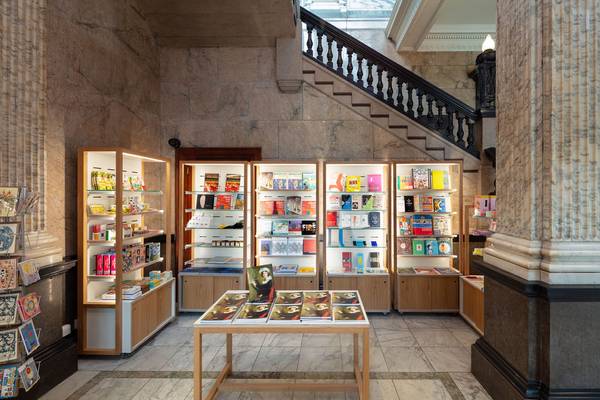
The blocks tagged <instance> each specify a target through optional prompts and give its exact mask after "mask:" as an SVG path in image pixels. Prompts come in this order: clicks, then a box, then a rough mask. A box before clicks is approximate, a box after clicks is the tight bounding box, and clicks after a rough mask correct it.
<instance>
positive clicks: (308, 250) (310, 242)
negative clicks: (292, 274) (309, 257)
mask: <svg viewBox="0 0 600 400" xmlns="http://www.w3.org/2000/svg"><path fill="white" fill-rule="evenodd" d="M302 251H303V253H304V254H317V239H315V238H307V239H304V244H303V249H302Z"/></svg>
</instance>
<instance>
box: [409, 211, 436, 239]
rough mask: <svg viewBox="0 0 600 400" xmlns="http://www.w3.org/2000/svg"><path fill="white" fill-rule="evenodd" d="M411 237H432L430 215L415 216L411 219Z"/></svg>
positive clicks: (431, 218) (431, 219)
mask: <svg viewBox="0 0 600 400" xmlns="http://www.w3.org/2000/svg"><path fill="white" fill-rule="evenodd" d="M412 231H413V235H418V236H426V235H433V217H432V216H431V215H415V216H413V218H412Z"/></svg>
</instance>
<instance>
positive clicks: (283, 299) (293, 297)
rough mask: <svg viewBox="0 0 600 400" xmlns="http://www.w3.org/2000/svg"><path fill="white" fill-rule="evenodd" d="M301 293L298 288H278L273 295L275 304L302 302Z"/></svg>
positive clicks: (296, 303)
mask: <svg viewBox="0 0 600 400" xmlns="http://www.w3.org/2000/svg"><path fill="white" fill-rule="evenodd" d="M302 300H303V295H302V292H301V291H298V290H278V291H277V293H276V296H275V304H293V305H298V304H302Z"/></svg>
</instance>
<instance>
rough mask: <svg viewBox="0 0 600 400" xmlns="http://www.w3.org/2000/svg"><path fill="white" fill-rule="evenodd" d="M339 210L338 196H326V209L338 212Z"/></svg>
mask: <svg viewBox="0 0 600 400" xmlns="http://www.w3.org/2000/svg"><path fill="white" fill-rule="evenodd" d="M340 208H341V203H340V195H339V194H335V193H333V194H329V195H328V196H327V209H328V210H339V209H340Z"/></svg>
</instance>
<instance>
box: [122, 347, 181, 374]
mask: <svg viewBox="0 0 600 400" xmlns="http://www.w3.org/2000/svg"><path fill="white" fill-rule="evenodd" d="M178 349H179V346H145V347H142V348H141V349H140V351H138V352H137V353H135V354H134V355H133V356H131V358H128V359H126V360H125V362H124V363H123V364H121V365H119V366H118V367H117V368H116V371H160V370H161V368H162V367H163V366H164V365H165V364H166V363H167V361H168V360H170V359H171V357H173V355H174V354H175V353H176V352H177V350H178Z"/></svg>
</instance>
